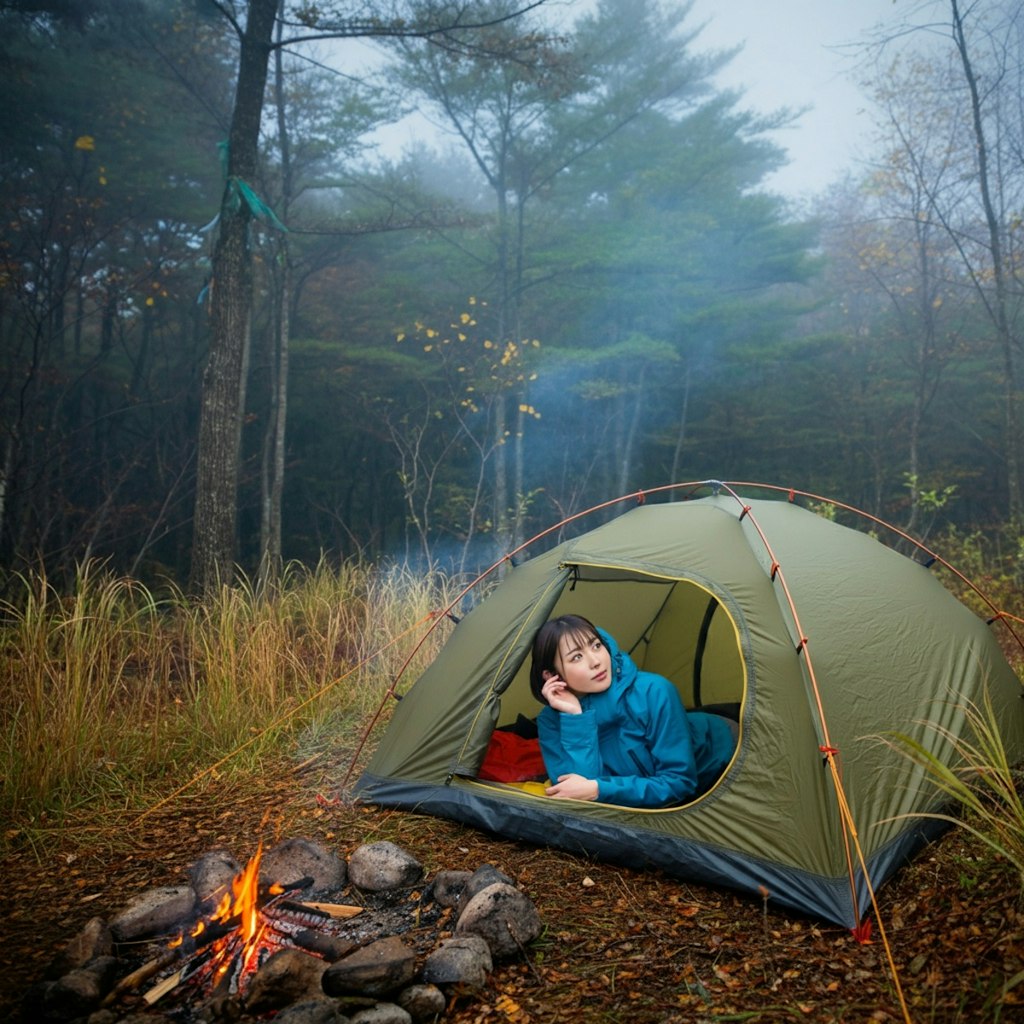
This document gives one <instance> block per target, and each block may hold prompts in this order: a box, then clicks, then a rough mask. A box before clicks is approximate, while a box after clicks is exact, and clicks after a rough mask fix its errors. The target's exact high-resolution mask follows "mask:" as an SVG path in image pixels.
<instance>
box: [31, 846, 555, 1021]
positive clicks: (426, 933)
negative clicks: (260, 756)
mask: <svg viewBox="0 0 1024 1024" xmlns="http://www.w3.org/2000/svg"><path fill="white" fill-rule="evenodd" d="M188 874H189V884H188V885H184V886H183V885H178V886H166V887H163V888H160V889H153V890H148V891H146V892H143V893H140V894H138V896H137V897H135V898H133V899H132V900H131V901H130V902H129V904H128V905H126V906H125V907H123V908H122V909H121V910H120V911H118V912H117V913H116V914H114V915H113V917H112V918H111V919H110V920H106V919H104V918H93V919H92V920H91V921H89V922H88V923H87V924H86V926H85V927H84V928H83V929H82V931H81V933H79V934H78V935H77V936H75V937H74V938H72V939H71V941H70V942H69V943H68V944H67V946H66V947H65V948H64V949H63V950H62V951H61V952H59V953H58V954H57V956H56V957H55V958H54V961H53V963H52V964H51V966H50V969H49V970H48V971H47V974H46V977H45V978H44V979H42V980H41V981H39V982H38V983H37V984H36V985H35V986H33V988H32V989H31V990H30V992H29V994H28V995H27V997H26V1000H25V1004H24V1007H23V1011H24V1012H23V1017H24V1019H25V1020H31V1021H33V1024H36V1022H43V1024H47V1022H54V1024H56V1022H58V1021H60V1022H64V1021H67V1020H71V1019H79V1018H81V1019H85V1018H87V1017H89V1016H90V1014H92V1013H93V1012H95V1011H97V1010H99V1009H103V1010H104V1011H105V1014H106V1018H105V1019H107V1020H110V1021H118V1020H125V1021H127V1020H135V1019H137V1017H136V1014H138V1013H139V1012H140V1011H141V1012H143V1013H145V1014H146V1017H147V1019H150V1018H152V1017H153V1015H155V1014H161V1013H162V1014H164V1015H165V1017H166V1019H168V1020H175V1021H181V1020H191V1019H193V1018H195V1019H200V1018H201V1019H203V1020H213V1021H217V1020H225V1021H227V1020H231V1021H236V1022H240V1021H246V1020H252V1021H255V1020H258V1019H265V1017H266V1014H267V1013H277V1012H280V1011H282V1010H284V1009H285V1008H288V1007H291V1006H295V1007H296V1008H298V1007H299V1004H303V1005H305V1004H313V1005H315V1006H317V1007H320V1008H321V1009H322V1010H324V1011H325V1012H326V1011H329V1012H330V1014H331V1015H337V1014H338V1013H341V1014H344V1015H349V1014H351V1013H355V1014H357V1015H358V1013H359V1011H360V1010H361V1009H366V1010H371V1009H373V1008H375V1007H380V1008H384V1007H387V1006H392V1004H393V1006H392V1009H394V1008H395V1007H397V1008H398V1010H400V1011H401V1012H402V1013H404V1014H405V1015H406V1017H408V1018H411V1019H412V1020H413V1021H417V1022H418V1021H427V1020H432V1021H436V1020H438V1019H439V1018H440V1017H441V1016H443V1014H444V1013H445V1012H446V1010H447V1008H448V1001H449V999H450V998H466V995H467V993H469V994H470V995H471V994H472V993H473V992H475V991H480V990H481V989H482V988H483V986H484V985H486V982H487V976H488V974H489V972H490V971H491V970H492V969H493V961H494V960H498V959H512V958H515V957H519V956H526V955H527V945H528V944H529V943H530V942H531V941H532V940H533V939H534V938H536V937H537V935H538V934H539V933H540V930H541V923H540V918H539V915H538V914H537V911H536V908H535V907H534V906H533V904H532V902H531V901H530V900H529V899H528V898H527V897H526V896H525V894H523V893H522V892H521V891H520V890H519V889H518V888H517V887H516V885H515V883H514V882H513V881H512V879H510V878H508V877H507V876H505V875H504V874H502V872H501V871H499V870H498V869H497V868H495V867H493V866H491V865H486V864H485V865H482V866H480V867H479V868H477V869H476V871H473V872H470V871H452V870H443V871H439V872H438V873H437V874H436V875H435V876H434V877H433V879H431V880H427V879H426V878H424V872H423V868H422V866H421V865H420V864H419V863H418V862H417V861H416V859H415V858H414V857H413V856H412V855H411V854H409V853H408V852H407V851H405V850H402V849H401V848H400V847H397V846H395V845H394V844H392V843H388V842H377V843H369V844H366V845H364V846H360V847H357V848H356V849H355V850H354V851H353V852H352V853H351V854H350V856H349V858H348V861H347V862H346V861H344V860H343V859H342V858H340V857H339V856H338V855H337V854H335V853H332V852H331V851H329V850H326V849H325V848H324V847H321V846H319V845H318V844H316V843H313V842H310V841H307V840H302V839H294V840H285V841H283V842H281V843H279V844H278V845H277V846H275V847H274V848H273V849H270V850H268V851H267V852H266V853H264V851H263V847H262V844H261V845H260V846H259V848H258V849H257V851H256V853H255V854H254V855H253V856H252V857H251V858H250V859H249V861H248V862H247V863H246V864H245V865H244V866H240V865H239V862H237V861H235V860H234V858H233V857H231V855H230V854H229V853H227V851H211V852H210V853H209V854H206V855H204V857H201V858H200V859H199V861H197V862H196V863H195V864H193V865H192V866H191V867H190V868H189V869H188ZM280 879H287V880H288V881H283V882H282V881H280ZM339 897H341V899H343V900H344V902H341V900H339V899H338V898H339ZM140 964H141V965H140ZM389 1012H390V1011H389ZM396 1013H397V1011H396ZM197 1015H198V1016H197ZM331 1019H334V1016H332V1017H331ZM402 1019H405V1017H403V1018H402Z"/></svg>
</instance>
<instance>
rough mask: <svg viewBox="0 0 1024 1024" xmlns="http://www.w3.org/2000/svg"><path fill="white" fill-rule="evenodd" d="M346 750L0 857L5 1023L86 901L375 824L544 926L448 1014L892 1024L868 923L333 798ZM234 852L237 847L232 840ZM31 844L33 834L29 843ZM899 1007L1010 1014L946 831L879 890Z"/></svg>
mask: <svg viewBox="0 0 1024 1024" xmlns="http://www.w3.org/2000/svg"><path fill="white" fill-rule="evenodd" d="M344 768H345V765H340V766H339V765H333V766H332V765H329V764H328V763H326V761H325V760H323V759H322V760H320V761H318V762H316V763H315V764H314V765H313V766H312V768H311V767H310V766H309V765H308V764H307V765H306V766H304V768H303V769H302V770H296V769H294V767H293V766H291V765H288V764H282V765H280V766H279V769H278V770H276V771H275V770H271V771H269V772H268V771H264V773H263V774H262V775H260V776H259V777H257V778H248V779H245V778H240V777H238V776H237V775H236V776H225V777H222V778H220V779H218V780H216V781H213V782H209V783H207V784H205V786H204V787H203V792H201V793H199V792H193V791H189V792H186V793H185V794H183V795H181V796H179V797H177V798H176V799H174V800H171V801H169V802H168V803H167V804H165V805H163V806H161V807H159V808H157V809H156V810H155V811H153V812H152V813H151V814H149V815H148V816H147V817H146V818H145V819H143V820H142V821H138V822H136V823H133V822H132V821H131V819H125V820H123V821H117V820H115V816H114V815H112V814H110V813H106V812H104V813H103V814H100V813H97V814H96V815H95V817H96V823H95V824H93V825H91V827H90V826H88V825H87V824H83V823H79V824H78V825H76V826H74V827H70V828H68V829H66V830H65V832H64V836H65V838H63V839H61V840H60V841H51V842H50V843H48V844H47V845H46V852H45V854H44V855H37V854H35V853H33V850H32V848H30V847H27V846H26V845H21V846H19V842H18V840H19V836H18V834H17V833H16V832H12V833H8V840H9V841H10V842H11V846H10V847H9V848H8V849H7V851H6V852H5V853H3V854H0V869H2V871H3V875H2V877H3V885H2V887H0V893H2V895H0V922H2V934H3V942H2V943H0V1019H9V1018H10V1019H14V1018H16V1016H17V1013H18V1007H19V1005H20V1001H21V998H22V996H23V995H24V993H25V991H26V990H27V988H28V986H29V985H31V984H32V983H33V982H34V981H36V980H37V979H38V978H39V977H40V976H41V974H42V972H43V971H44V969H45V967H46V965H47V964H48V963H49V961H50V960H51V959H52V958H53V956H54V955H55V953H56V952H57V951H58V950H59V949H60V947H61V946H62V945H63V944H64V943H65V942H66V941H67V939H68V938H70V937H71V936H72V935H73V934H75V933H76V932H77V931H78V930H79V929H80V928H81V927H82V925H83V924H84V923H85V922H86V921H87V920H88V919H89V918H90V917H93V916H101V917H104V916H109V915H111V914H112V913H113V912H114V911H115V910H117V908H118V907H119V906H120V905H122V904H123V903H124V902H126V901H127V899H129V898H130V897H131V896H133V895H134V894H135V893H137V892H140V891H142V890H144V889H147V888H150V887H153V886H158V885H170V884H177V883H181V882H182V881H184V880H185V871H186V869H187V867H188V865H189V864H190V863H191V862H192V861H193V860H195V858H197V857H198V856H199V855H201V854H202V853H204V852H207V851H208V850H210V849H214V848H218V847H226V848H227V849H230V850H231V851H232V852H233V853H234V854H235V856H236V857H239V858H240V859H243V860H244V859H245V858H247V857H248V856H250V855H251V854H252V853H253V852H254V851H255V849H256V846H257V844H258V842H259V841H260V840H263V843H264V846H265V847H266V846H268V845H270V844H272V843H274V842H276V841H278V840H281V839H285V838H290V837H304V838H308V839H312V840H316V841H318V842H320V843H323V844H325V845H326V846H328V847H329V848H331V849H334V850H336V851H338V852H339V853H340V854H341V855H342V856H346V855H347V854H348V853H349V852H351V850H353V849H354V848H355V847H356V846H358V845H360V844H362V843H367V842H374V841H377V840H381V839H388V840H391V841H392V842H395V843H398V844H399V845H401V846H403V847H404V848H406V849H407V850H408V851H409V852H410V853H412V854H413V855H414V856H415V857H417V858H418V859H419V860H420V861H421V862H422V863H423V865H424V867H425V869H426V871H427V873H428V875H432V874H433V873H435V872H436V871H439V870H441V869H444V868H450V869H465V870H470V871H472V870H474V869H476V868H477V867H479V866H480V865H481V864H484V863H488V864H494V865H495V866H496V867H498V868H500V869H501V870H502V871H504V872H505V873H506V874H509V875H510V876H511V877H513V878H514V879H515V880H516V882H517V884H518V885H519V886H520V887H521V888H522V889H523V890H524V891H525V892H526V893H527V894H528V895H529V896H530V897H531V898H532V899H533V901H534V902H535V903H536V905H537V908H538V910H539V911H540V913H541V916H542V918H543V920H544V923H545V932H544V934H543V935H542V937H541V938H540V939H539V940H538V941H537V942H536V943H534V944H533V945H532V946H531V947H530V949H529V951H528V953H529V956H528V958H527V959H520V960H519V961H515V962H512V963H507V964H501V965H499V966H498V968H497V969H496V970H495V972H494V973H493V974H492V976H491V978H490V982H489V985H488V987H487V988H486V989H485V990H484V991H482V992H473V993H465V994H463V995H459V996H455V997H453V999H452V1002H451V1004H450V1006H449V1011H448V1013H447V1015H446V1018H445V1019H446V1020H447V1021H449V1022H451V1024H555V1022H565V1024H577V1022H580V1021H586V1022H588V1024H589V1022H599V1024H600V1022H608V1024H617V1022H623V1024H626V1022H629V1024H682V1022H709V1024H710V1022H727V1021H730V1022H731V1021H744V1022H758V1021H764V1022H775V1021H778V1022H786V1021H812V1022H825V1024H832V1022H840V1021H841V1022H862V1021H879V1022H887V1021H903V1020H905V1019H907V1018H906V1017H905V1016H904V1013H903V1011H902V1009H901V1007H900V1003H899V999H898V996H897V993H896V987H895V984H894V981H893V973H892V970H891V969H890V967H889V966H888V961H887V957H886V953H885V947H884V945H883V943H882V942H881V941H880V936H879V930H878V928H877V926H876V927H875V929H874V932H873V941H872V942H871V943H870V944H867V945H865V944H861V943H858V942H857V941H855V940H854V938H853V936H852V935H851V934H850V933H849V931H847V930H846V929H843V928H840V927H837V926H833V925H827V924H823V923H821V922H817V921H814V920H811V919H807V918H802V917H799V916H796V915H791V914H787V913H784V912H780V911H777V910H775V909H774V908H772V906H771V904H770V903H769V904H768V905H767V906H765V905H764V904H763V903H762V901H761V900H759V899H757V898H756V897H755V898H749V897H745V896H740V895H738V894H733V893H730V892H727V891H724V890H715V889H709V888H705V887H701V886H697V885H690V884H688V883H686V882H681V881H679V880H677V879H672V878H668V877H666V876H664V875H662V874H661V873H659V872H650V871H635V870H630V869H627V868H623V867H617V866H610V865H606V864H599V863H595V862H592V861H589V860H587V859H585V858H581V857H576V856H572V855H569V854H566V853H564V852H561V851H556V850H547V849H541V848H537V847H533V846H527V845H525V844H520V843H515V842H511V841H509V840H506V839H502V838H498V837H494V836H490V835H487V834H485V833H481V832H478V831H475V830H473V829H469V828H466V827H464V826H461V825H457V824H453V823H451V822H446V821H442V820H439V819H435V818H429V817H423V816H418V815H412V814H407V813H404V812H398V811H386V810H379V809H375V808H367V807H359V806H355V807H352V806H348V805H346V804H345V803H343V802H338V803H336V802H335V799H334V798H333V796H332V793H333V789H332V787H336V785H337V781H338V779H340V778H341V777H342V775H343V774H344ZM243 847H244V848H243ZM37 849H38V847H37ZM880 907H881V912H882V919H883V924H884V926H885V930H886V933H887V935H888V939H889V945H890V948H891V950H892V956H893V960H894V963H895V966H896V973H897V976H898V978H899V983H900V985H901V987H902V990H903V993H904V998H905V1000H906V1004H907V1007H908V1011H909V1019H910V1020H912V1021H914V1022H915V1024H917V1022H928V1024H968V1022H985V1024H988V1022H1006V1024H1011V1022H1013V1021H1024V982H1022V983H1021V984H1019V985H1017V986H1016V987H1014V988H1010V989H1009V990H1008V991H1007V990H1006V986H1007V982H1008V981H1009V980H1010V979H1012V978H1014V976H1016V975H1018V974H1019V973H1020V972H1022V971H1024V914H1022V910H1021V903H1020V893H1019V887H1018V884H1017V880H1016V878H1015V876H1014V875H1013V873H1012V872H1011V871H1009V870H1008V869H1007V868H1006V866H1005V865H1003V864H1002V863H1000V862H999V861H997V860H994V859H993V858H992V857H990V856H989V855H987V854H986V853H985V852H984V851H983V849H982V848H981V847H980V846H979V845H978V844H977V843H976V842H975V841H974V840H972V839H971V838H970V836H968V835H967V834H966V833H963V832H961V831H954V832H951V833H949V834H948V835H947V836H946V837H945V838H943V839H942V840H941V841H940V842H939V843H937V844H935V845H934V846H932V847H931V848H929V849H928V850H926V851H925V852H924V853H923V854H922V855H921V856H920V857H918V859H917V860H916V861H915V862H914V863H913V864H912V865H910V866H909V867H908V868H907V869H905V870H904V871H903V872H902V873H901V874H899V875H898V876H897V878H896V879H895V880H894V881H893V882H891V883H890V884H889V885H888V886H886V887H885V888H884V889H883V891H882V892H881V894H880Z"/></svg>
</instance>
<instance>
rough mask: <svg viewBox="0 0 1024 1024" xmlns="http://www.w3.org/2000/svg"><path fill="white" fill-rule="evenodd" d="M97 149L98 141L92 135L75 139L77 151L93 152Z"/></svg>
mask: <svg viewBox="0 0 1024 1024" xmlns="http://www.w3.org/2000/svg"><path fill="white" fill-rule="evenodd" d="M95 148H96V140H95V139H94V138H93V137H92V136H91V135H79V136H78V138H77V139H75V149H84V150H87V151H92V150H94V149H95Z"/></svg>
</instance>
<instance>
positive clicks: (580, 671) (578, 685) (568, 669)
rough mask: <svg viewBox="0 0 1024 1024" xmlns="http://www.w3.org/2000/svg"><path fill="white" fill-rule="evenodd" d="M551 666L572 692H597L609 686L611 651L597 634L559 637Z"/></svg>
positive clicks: (610, 681)
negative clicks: (553, 663)
mask: <svg viewBox="0 0 1024 1024" xmlns="http://www.w3.org/2000/svg"><path fill="white" fill-rule="evenodd" d="M555 668H556V669H558V674H559V675H560V676H561V677H562V679H564V680H565V683H566V685H567V686H568V687H569V689H570V690H572V692H573V693H575V694H581V693H601V692H603V691H604V690H607V689H608V687H609V686H611V685H612V656H611V652H610V651H609V650H608V648H607V647H605V645H604V642H603V641H602V640H601V638H600V637H597V636H593V635H591V636H576V635H573V634H568V633H567V634H566V635H565V636H563V637H562V639H561V640H560V641H559V642H558V657H557V658H556V659H555Z"/></svg>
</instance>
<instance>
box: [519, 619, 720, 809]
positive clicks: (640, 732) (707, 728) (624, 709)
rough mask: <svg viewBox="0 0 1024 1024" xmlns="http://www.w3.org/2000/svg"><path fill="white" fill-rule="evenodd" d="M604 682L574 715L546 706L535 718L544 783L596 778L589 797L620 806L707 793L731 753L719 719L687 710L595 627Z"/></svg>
mask: <svg viewBox="0 0 1024 1024" xmlns="http://www.w3.org/2000/svg"><path fill="white" fill-rule="evenodd" d="M597 632H598V634H599V635H600V637H601V639H602V641H603V642H604V644H605V646H607V648H608V650H609V652H610V653H611V656H612V682H611V685H610V686H609V687H608V689H607V690H604V691H603V692H601V693H587V694H583V695H582V696H580V698H579V701H580V706H581V707H582V709H583V713H582V714H580V715H572V714H565V713H563V712H560V711H556V710H555V709H554V708H552V707H550V706H545V707H544V708H542V709H541V712H540V715H538V717H537V729H538V735H539V738H540V749H541V754H542V755H543V757H544V766H545V767H546V768H547V771H548V776H549V778H550V779H551V781H552V782H555V781H557V780H558V777H559V776H560V775H569V774H571V773H575V774H577V775H582V776H584V778H588V779H596V780H597V790H598V791H597V799H598V800H599V801H600V802H601V803H605V804H620V805H623V806H626V807H665V806H668V805H671V804H680V803H686V802H688V801H690V800H693V799H694V798H695V797H696V796H698V795H699V794H701V793H703V792H704V791H705V790H707V789H709V788H710V787H711V786H712V785H713V784H714V782H715V780H716V779H717V778H718V777H719V775H721V773H722V772H723V771H724V770H725V767H726V765H728V763H729V760H730V759H731V757H732V754H733V750H734V748H735V742H734V740H733V735H732V730H731V729H730V727H729V725H728V723H727V722H726V721H725V719H724V718H721V717H719V716H718V715H709V714H704V713H702V712H699V711H691V712H687V711H686V709H685V708H684V707H683V702H682V701H681V700H680V698H679V694H678V692H677V691H676V688H675V687H674V686H673V685H672V684H671V683H670V682H669V681H668V680H667V679H665V678H664V677H663V676H659V675H655V674H654V673H653V672H641V671H640V670H639V669H638V668H637V667H636V663H635V662H634V661H633V659H632V658H631V657H630V656H629V655H628V654H626V653H625V651H620V650H619V647H618V645H617V644H616V642H615V641H614V640H613V639H612V637H611V636H610V635H609V634H608V633H606V632H605V631H604V630H603V629H598V631H597Z"/></svg>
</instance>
